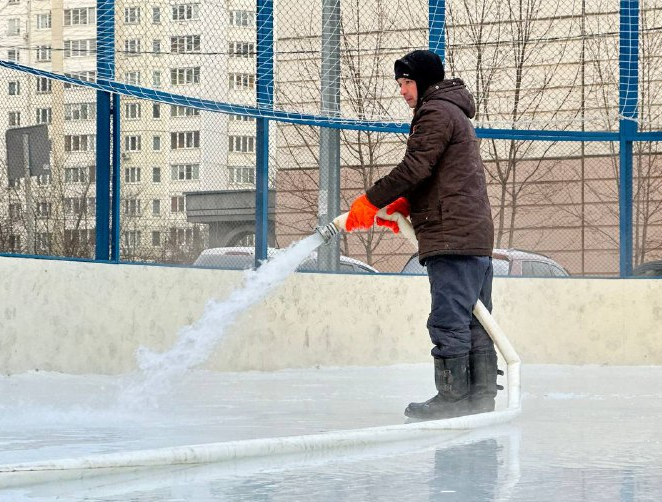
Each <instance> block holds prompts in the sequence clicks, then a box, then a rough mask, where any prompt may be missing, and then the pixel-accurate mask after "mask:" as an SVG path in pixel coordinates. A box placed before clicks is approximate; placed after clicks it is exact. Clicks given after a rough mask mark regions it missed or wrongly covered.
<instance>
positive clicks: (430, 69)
mask: <svg viewBox="0 0 662 502" xmlns="http://www.w3.org/2000/svg"><path fill="white" fill-rule="evenodd" d="M393 69H394V71H395V79H396V80H397V79H399V78H408V79H410V80H414V81H415V82H416V90H417V91H418V99H419V100H420V99H421V97H422V96H423V93H424V92H425V91H427V89H428V87H430V86H431V85H432V84H436V83H437V82H441V81H442V80H443V79H444V64H443V63H442V62H441V58H440V57H439V55H438V54H435V53H434V52H432V51H421V50H418V51H412V52H410V53H409V54H407V55H406V56H404V57H402V58H400V59H398V60H397V61H396V62H395V65H394V66H393Z"/></svg>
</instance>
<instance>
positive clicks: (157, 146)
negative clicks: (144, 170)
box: [152, 136, 161, 152]
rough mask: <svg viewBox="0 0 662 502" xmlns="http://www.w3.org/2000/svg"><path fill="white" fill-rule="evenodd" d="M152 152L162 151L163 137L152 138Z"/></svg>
mask: <svg viewBox="0 0 662 502" xmlns="http://www.w3.org/2000/svg"><path fill="white" fill-rule="evenodd" d="M152 150H154V151H155V152H160V151H161V136H152Z"/></svg>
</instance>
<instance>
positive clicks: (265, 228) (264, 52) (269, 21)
mask: <svg viewBox="0 0 662 502" xmlns="http://www.w3.org/2000/svg"><path fill="white" fill-rule="evenodd" d="M256 11H257V43H256V46H257V57H256V67H257V68H256V72H255V73H256V76H255V88H256V93H257V105H258V106H257V108H258V110H259V109H260V108H265V109H267V110H273V105H274V87H273V82H274V6H273V0H257V1H256ZM268 245H269V119H268V118H267V117H265V116H259V117H257V118H256V158H255V266H256V267H257V266H258V265H259V263H260V261H261V260H266V259H267V248H268Z"/></svg>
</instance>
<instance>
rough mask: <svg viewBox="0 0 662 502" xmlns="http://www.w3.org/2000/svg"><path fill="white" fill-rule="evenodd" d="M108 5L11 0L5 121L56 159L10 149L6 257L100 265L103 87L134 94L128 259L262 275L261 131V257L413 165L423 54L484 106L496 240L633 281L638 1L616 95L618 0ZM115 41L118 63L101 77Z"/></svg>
mask: <svg viewBox="0 0 662 502" xmlns="http://www.w3.org/2000/svg"><path fill="white" fill-rule="evenodd" d="M104 5H106V4H104V3H103V2H101V3H99V5H97V4H96V3H95V2H90V1H87V0H82V1H80V2H75V3H74V2H72V1H70V0H61V1H60V0H59V1H55V0H53V1H49V0H39V1H33V2H27V1H26V0H4V1H3V2H2V5H1V7H0V34H2V43H1V44H0V45H1V46H0V96H2V98H0V129H2V131H3V134H5V136H6V134H7V133H8V132H9V131H12V130H13V131H15V132H16V131H18V132H21V131H22V130H23V129H22V128H29V127H32V126H37V125H46V126H47V130H48V138H49V141H50V166H49V171H48V172H37V171H35V172H31V176H28V177H26V176H25V171H24V172H23V176H20V175H17V174H16V173H15V174H13V175H12V174H10V172H9V166H8V164H9V162H8V159H9V158H15V156H16V155H18V154H17V153H16V152H17V151H18V150H20V151H21V152H23V150H24V145H23V142H22V140H21V141H19V140H17V141H14V143H12V145H14V146H12V147H11V151H10V146H9V145H10V142H9V140H7V141H3V142H0V163H1V164H2V166H3V168H2V169H0V183H2V187H3V189H2V197H1V199H0V215H1V216H0V218H1V219H0V251H2V252H5V253H20V254H41V255H50V256H63V257H81V258H94V256H95V232H96V223H95V221H96V220H95V211H96V163H97V159H96V146H97V141H98V140H99V139H98V138H97V137H96V131H97V129H96V119H97V116H96V114H97V93H96V90H99V89H100V90H105V91H111V92H113V93H118V94H120V96H121V97H120V107H119V110H118V113H119V120H120V122H119V124H120V134H119V136H118V137H117V138H116V141H117V142H118V146H119V156H118V159H117V163H116V164H115V168H116V169H119V173H118V174H119V178H118V179H119V188H120V196H119V201H118V204H119V250H120V259H121V260H122V261H139V262H155V263H173V264H193V263H194V262H196V260H197V261H198V263H199V264H200V265H204V266H227V267H230V268H233V267H236V266H241V267H243V266H248V265H247V264H250V263H252V261H251V260H252V257H253V256H254V254H255V250H254V246H255V235H256V229H257V226H256V218H257V217H259V215H257V214H256V203H255V190H256V181H257V176H259V173H258V172H257V171H256V165H257V159H258V156H259V155H260V151H259V145H258V135H257V129H258V127H257V124H258V121H260V120H263V118H267V119H269V120H270V122H269V136H268V137H269V151H268V159H269V173H268V179H269V198H268V200H269V202H268V208H267V213H268V216H267V220H268V225H267V235H268V243H269V247H270V248H274V249H275V248H282V247H285V246H287V245H289V244H290V243H292V242H294V241H296V240H299V239H301V238H302V237H305V236H307V235H309V234H310V233H311V232H312V231H313V228H314V227H315V226H316V225H317V224H318V223H320V222H321V221H322V220H324V216H326V217H327V218H328V217H333V216H335V214H332V215H329V214H326V213H327V212H328V211H329V208H336V209H337V211H338V212H343V211H346V210H347V209H348V207H349V204H350V203H351V201H352V200H353V199H354V198H355V197H356V196H357V195H359V194H361V193H363V192H364V191H365V190H366V189H367V188H368V187H369V186H371V185H372V183H374V182H375V181H376V180H377V179H378V178H379V177H381V176H383V175H384V174H386V173H388V172H389V171H390V170H391V169H392V168H393V167H394V166H395V165H397V163H398V162H399V161H400V160H401V159H402V156H403V153H404V145H405V142H406V134H407V124H408V122H409V120H410V119H411V112H410V110H409V109H408V108H407V106H406V104H405V103H404V101H403V100H402V99H401V97H400V96H399V94H398V90H397V86H396V83H395V81H394V79H393V75H392V69H393V62H394V60H395V59H397V58H399V57H401V56H402V55H404V54H405V53H407V52H409V51H411V50H414V49H422V48H427V47H428V46H429V47H431V48H432V49H434V50H436V51H438V52H442V53H443V54H444V58H445V63H446V70H447V71H446V73H447V75H448V76H449V77H450V76H453V77H460V78H462V79H463V80H464V81H465V82H466V84H467V86H468V87H469V89H470V90H471V91H472V92H473V94H474V96H475V97H476V105H477V115H476V118H475V124H476V126H477V128H478V131H479V135H480V137H481V138H482V139H481V151H482V155H483V159H484V162H485V167H486V173H487V179H488V183H489V192H490V198H491V201H492V208H493V217H494V222H495V231H496V233H495V242H496V244H495V245H496V247H498V248H504V249H509V248H516V249H521V250H526V251H530V252H535V253H539V254H543V255H546V256H549V257H551V258H552V259H554V260H555V261H556V262H557V263H559V264H560V265H562V266H563V267H564V268H565V269H566V270H567V271H569V272H570V273H571V274H573V275H600V276H602V275H604V276H610V275H617V274H618V271H619V247H620V246H621V243H620V238H619V183H620V180H619V173H620V165H619V162H620V161H619V155H620V154H621V152H620V150H619V149H620V146H619V142H618V136H617V133H618V131H619V127H620V125H619V124H620V123H621V122H622V121H623V119H624V118H626V117H624V114H623V110H621V108H620V103H622V102H623V100H624V99H625V98H627V97H632V96H634V97H635V98H636V115H635V116H634V117H632V116H628V117H627V118H628V119H633V120H636V123H637V130H638V131H640V132H655V131H658V132H659V131H660V130H661V129H662V121H661V120H660V114H661V113H662V95H661V91H660V90H659V89H660V88H661V87H660V85H659V82H660V80H661V79H662V58H660V54H661V53H662V51H660V50H659V49H660V46H661V45H662V30H660V26H662V6H661V5H660V4H659V2H657V1H656V0H642V1H641V3H640V5H639V15H638V16H637V17H636V19H635V20H636V21H637V22H638V29H637V32H636V33H637V34H638V37H639V42H638V51H639V57H638V59H637V61H636V62H637V65H638V66H637V67H636V68H634V69H632V71H633V72H634V73H635V74H636V77H637V78H636V79H630V80H627V81H625V85H624V84H623V82H620V86H619V75H621V74H622V72H621V73H619V43H620V42H621V41H623V40H626V39H627V36H628V34H627V33H619V23H621V22H622V16H623V12H621V10H620V7H621V2H619V1H616V0H582V1H579V0H577V1H575V0H561V1H560V2H546V1H543V0H526V1H521V0H480V1H478V2H476V1H471V2H466V1H463V0H451V1H446V2H445V6H446V9H445V11H442V10H440V8H435V7H434V4H428V2H423V1H420V0H413V1H409V2H401V1H399V0H368V1H365V0H364V1H361V2H358V1H351V2H350V1H344V2H342V3H340V2H339V1H337V0H319V1H315V2H294V1H292V0H283V1H278V2H275V3H274V4H273V12H272V11H270V10H268V9H265V8H262V9H260V7H259V6H260V5H263V3H260V4H258V6H256V4H255V2H250V1H242V0H230V1H227V2H226V1H224V2H220V1H218V0H215V1H199V2H195V1H176V0H167V1H165V0H156V1H154V2H151V3H150V4H149V5H146V4H144V3H143V2H130V1H118V2H115V4H114V11H113V12H114V20H113V22H111V23H109V24H107V23H104V22H102V20H100V19H99V17H100V16H99V12H101V10H102V8H103V7H104ZM265 5H267V7H269V5H270V4H269V3H265ZM271 14H273V18H271ZM270 19H271V20H272V21H273V23H271V22H270ZM97 26H98V30H99V31H98V34H99V36H97ZM633 26H636V24H634V25H633ZM110 27H112V29H113V31H112V35H113V37H114V39H109V38H107V37H108V36H109V35H110V33H111V31H110ZM442 28H445V30H443V33H444V34H445V37H443V39H441V40H439V39H437V38H435V36H433V35H434V34H438V33H442ZM431 33H433V35H430V34H431ZM629 35H632V34H631V33H630V34H629ZM260 37H262V39H267V40H268V39H270V38H271V37H273V47H271V46H269V45H267V46H263V45H261V44H260V42H259V41H260V40H261V38H260ZM108 40H111V42H113V44H112V49H113V50H114V58H113V65H111V66H110V67H109V68H108V69H107V70H106V71H109V72H110V75H105V76H103V77H104V78H101V77H102V76H101V75H98V74H97V54H101V53H102V51H103V50H106V49H108V43H109V41H108ZM265 47H266V48H265ZM105 77H109V78H105ZM632 82H634V84H632ZM260 89H262V91H261V92H258V91H259V90H260ZM325 125H326V126H329V125H331V126H333V128H334V129H332V130H333V131H334V133H333V134H329V133H328V132H329V131H330V130H331V129H328V128H325V127H324V126H325ZM550 132H551V133H560V132H568V133H570V135H569V136H566V137H564V138H562V139H563V140H561V139H560V138H559V136H558V135H557V136H554V135H550V134H548V133H550ZM520 133H529V134H528V135H522V134H520ZM603 133H605V135H604V136H600V137H597V136H591V134H598V135H599V134H603ZM609 133H611V134H612V135H611V136H608V134H609ZM21 137H22V136H21ZM102 141H110V140H108V139H102ZM36 145H37V144H36V143H35V146H32V144H31V143H28V149H34V151H35V155H36V152H37V150H38V149H39V148H41V149H42V150H43V148H44V146H43V143H42V144H41V146H40V147H39V146H36ZM659 150H660V143H659V141H655V140H653V141H648V140H647V141H639V142H635V144H634V152H633V157H632V160H633V174H634V193H633V222H634V228H633V249H634V253H633V255H634V263H633V265H638V264H640V263H643V262H647V261H651V260H656V259H660V258H662V231H661V229H662V227H661V226H660V225H661V222H660V202H661V201H660V199H661V196H660V190H659V182H660V181H659V180H660V172H659V171H660V170H661V169H662V164H661V162H662V160H660V151H659ZM28 157H29V156H28ZM35 158H36V157H35ZM329 159H331V160H329ZM334 159H337V160H334ZM35 169H36V168H35ZM329 173H338V175H337V182H336V181H335V180H334V181H333V182H332V183H331V185H333V184H334V183H337V186H335V187H334V186H328V185H329V181H328V180H327V178H326V177H325V176H326V175H328V174H329ZM19 174H20V173H19ZM212 249H216V251H211V250H212ZM338 249H339V252H340V254H341V255H342V256H344V257H351V258H354V259H356V260H359V261H360V262H361V266H360V267H359V266H358V265H357V264H356V263H355V262H353V261H351V260H348V259H346V258H343V259H341V263H340V267H338V269H340V270H351V271H354V272H365V271H373V270H374V269H376V270H378V271H380V272H399V271H400V270H401V269H402V267H403V266H404V264H405V263H406V262H407V260H408V259H409V258H410V257H411V255H412V254H413V253H415V251H416V250H415V248H414V246H412V245H411V244H410V243H408V242H406V241H404V240H403V239H401V238H400V237H399V236H394V235H392V234H391V233H389V232H388V231H384V230H382V229H381V228H375V229H373V230H371V231H368V232H359V233H353V234H349V235H342V236H341V238H340V240H339V243H338ZM219 256H220V257H223V258H218V261H214V260H211V261H210V257H219ZM350 265H352V266H351V267H350ZM364 265H365V267H364ZM361 267H363V268H361ZM309 268H315V266H314V265H310V264H309V265H308V266H307V269H309Z"/></svg>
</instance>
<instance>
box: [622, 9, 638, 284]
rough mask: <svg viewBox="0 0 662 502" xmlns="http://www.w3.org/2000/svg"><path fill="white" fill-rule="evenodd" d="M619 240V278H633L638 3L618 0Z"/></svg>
mask: <svg viewBox="0 0 662 502" xmlns="http://www.w3.org/2000/svg"><path fill="white" fill-rule="evenodd" d="M618 60H619V65H618V67H619V106H618V108H619V114H620V116H621V118H620V120H619V146H620V155H619V163H620V177H619V182H620V185H619V194H618V196H619V215H620V219H619V241H620V276H621V277H628V276H630V275H632V262H633V249H632V247H633V246H632V241H633V221H632V205H633V193H632V180H633V175H632V169H633V159H632V157H633V154H632V152H633V148H632V146H633V140H634V138H635V137H636V134H637V122H636V121H637V118H638V114H637V100H638V95H639V0H621V10H620V43H619V58H618Z"/></svg>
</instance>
